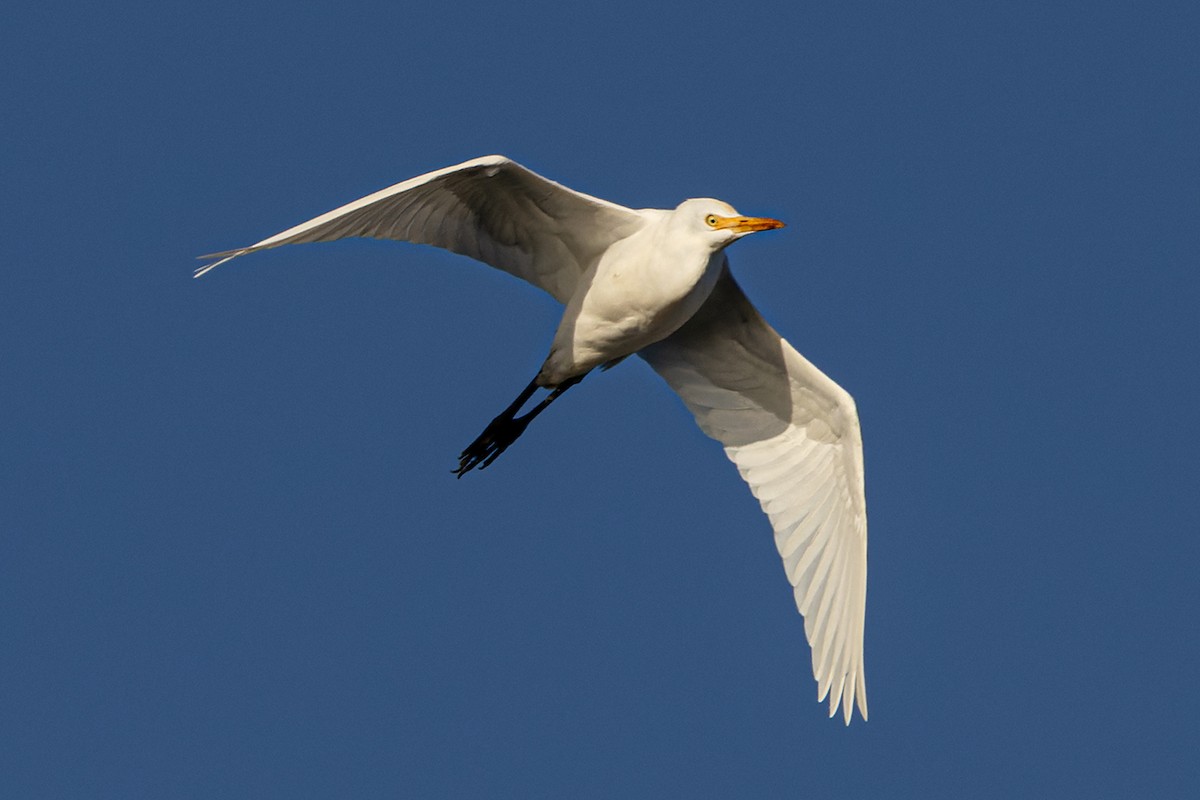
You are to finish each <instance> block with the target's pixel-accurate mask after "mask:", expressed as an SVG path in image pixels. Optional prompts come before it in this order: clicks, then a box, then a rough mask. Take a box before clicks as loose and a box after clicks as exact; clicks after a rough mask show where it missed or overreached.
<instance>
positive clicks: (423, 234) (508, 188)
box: [196, 156, 643, 303]
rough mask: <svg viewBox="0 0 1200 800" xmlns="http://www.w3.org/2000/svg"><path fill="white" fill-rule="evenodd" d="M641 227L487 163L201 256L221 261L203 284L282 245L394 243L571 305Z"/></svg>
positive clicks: (625, 214) (491, 160)
mask: <svg viewBox="0 0 1200 800" xmlns="http://www.w3.org/2000/svg"><path fill="white" fill-rule="evenodd" d="M642 224H643V220H642V217H641V216H640V215H639V214H638V212H636V211H634V210H632V209H629V208H625V207H624V206H621V205H618V204H616V203H610V202H608V201H606V200H600V199H598V198H595V197H591V196H590V195H586V194H583V193H581V192H576V191H574V190H572V189H568V188H567V187H565V186H562V185H560V184H557V183H555V182H554V181H551V180H548V179H546V178H543V177H542V176H540V175H538V174H537V173H535V172H532V171H530V170H528V169H526V168H525V167H522V166H521V165H520V164H517V163H516V162H514V161H511V160H509V159H507V158H505V157H503V156H485V157H483V158H477V159H474V160H472V161H466V162H463V163H462V164H457V165H455V166H453V167H446V168H445V169H440V170H436V171H434V172H430V173H427V174H425V175H420V176H418V177H416V178H411V179H409V180H407V181H403V182H401V183H397V184H395V185H394V186H390V187H388V188H386V189H382V190H380V191H378V192H375V193H374V194H371V195H367V196H366V197H363V198H361V199H359V200H355V201H354V202H352V203H348V204H346V205H344V206H342V207H340V208H336V209H334V210H333V211H330V212H328V213H326V214H322V215H321V216H319V217H315V218H314V219H311V220H309V221H308V222H303V223H301V224H299V225H296V226H295V227H293V228H289V229H287V230H286V231H283V232H282V233H277V234H275V235H274V236H271V237H268V238H266V239H263V240H262V241H261V242H258V243H256V244H253V245H250V246H249V247H243V248H239V249H236V250H228V251H225V252H222V253H213V254H211V255H208V256H202V258H214V259H218V260H217V261H215V262H213V263H211V264H207V265H205V266H203V267H201V268H200V269H198V270H196V277H199V276H201V275H203V274H205V273H206V272H208V271H209V270H211V269H213V268H214V267H217V266H219V265H221V264H224V263H225V262H227V261H229V260H230V259H233V258H237V257H238V256H243V255H246V254H248V253H253V252H256V251H258V250H266V249H268V248H271V247H279V246H280V245H285V244H299V243H303V242H330V241H333V240H335V239H345V238H349V237H365V238H371V239H396V240H399V241H407V242H418V243H421V244H430V245H434V246H435V247H441V248H444V249H446V250H450V251H452V252H455V253H460V254H462V255H465V256H469V257H471V258H475V259H478V260H479V261H482V262H484V263H486V264H490V265H492V266H494V267H497V268H499V269H502V270H504V271H506V272H509V273H512V274H513V275H516V276H517V277H519V278H522V279H524V280H526V281H529V282H530V283H532V284H533V285H535V286H538V287H540V288H542V289H544V290H545V291H547V292H549V293H550V294H551V295H553V296H554V297H555V298H557V299H558V300H560V301H561V302H564V303H565V302H566V300H567V299H568V298H570V296H571V294H572V293H573V292H574V289H575V285H576V283H577V282H578V280H579V276H580V275H581V274H582V273H583V271H585V270H586V269H587V267H588V266H590V264H591V263H592V261H594V260H595V259H596V258H598V257H599V255H600V254H601V253H603V252H604V251H605V250H606V249H607V248H608V246H609V245H610V244H612V242H614V241H616V240H617V239H620V238H623V237H624V236H628V235H629V234H630V233H632V232H633V231H634V230H636V229H637V228H638V227H640V226H641V225H642Z"/></svg>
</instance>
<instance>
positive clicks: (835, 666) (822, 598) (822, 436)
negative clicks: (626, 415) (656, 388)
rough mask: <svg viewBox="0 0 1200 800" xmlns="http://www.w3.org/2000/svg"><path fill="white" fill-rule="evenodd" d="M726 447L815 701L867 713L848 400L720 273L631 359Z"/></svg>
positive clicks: (856, 464)
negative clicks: (668, 331)
mask: <svg viewBox="0 0 1200 800" xmlns="http://www.w3.org/2000/svg"><path fill="white" fill-rule="evenodd" d="M640 355H641V356H642V357H643V358H644V359H646V361H648V362H649V363H650V366H652V367H653V368H654V370H655V371H656V372H658V374H659V375H661V376H662V377H663V378H664V379H665V380H666V381H667V383H668V384H670V385H671V388H673V389H674V390H675V391H676V392H677V393H678V394H679V396H680V397H681V398H682V399H683V402H684V404H685V405H687V407H688V409H689V410H690V411H691V412H692V413H693V414H694V415H695V417H696V422H697V423H698V424H699V426H700V428H701V430H703V431H704V433H706V434H708V435H709V436H711V437H712V438H714V439H716V440H717V441H719V442H721V443H722V444H723V445H724V446H725V452H726V454H728V456H729V458H730V459H731V460H732V461H733V462H734V463H735V464H736V465H737V468H738V471H739V472H741V474H742V477H743V478H744V479H745V480H746V482H747V483H748V484H750V490H751V491H752V492H753V493H754V496H755V497H757V498H758V501H759V503H760V504H761V505H762V508H763V511H765V512H766V513H767V516H768V517H769V518H770V520H771V526H772V527H773V528H774V531H775V544H776V546H777V547H778V549H779V554H780V555H781V556H782V557H783V565H784V568H785V570H786V571H787V576H788V580H790V581H791V583H792V586H793V587H794V593H795V598H796V606H797V607H798V608H799V609H800V613H801V614H803V615H804V630H805V633H806V634H807V637H808V642H809V644H810V645H811V647H812V662H813V675H814V677H815V678H816V680H817V686H818V688H817V693H818V694H817V697H818V700H824V699H825V697H826V696H828V697H829V715H830V716H833V715H834V714H835V713H836V712H837V709H838V706H839V704H840V705H841V707H842V710H843V715H844V717H845V721H846V724H849V723H850V717H851V715H852V713H853V706H854V704H855V702H856V701H857V704H858V709H859V713H861V714H862V716H863V719H866V717H867V696H866V686H865V678H864V674H863V620H864V614H865V608H866V589H867V517H866V499H865V495H864V490H863V459H862V435H861V433H860V430H859V424H858V413H857V411H856V410H855V406H854V401H853V400H852V399H851V397H850V395H849V394H847V393H846V392H845V391H844V390H842V389H841V387H839V386H838V385H837V384H836V383H834V382H833V381H832V380H830V379H829V378H828V377H826V376H825V375H824V374H823V373H822V372H821V371H820V370H818V369H817V368H816V367H814V366H813V365H812V364H811V363H809V361H808V360H807V359H805V358H804V357H803V356H801V355H800V354H799V353H797V352H796V351H795V350H794V349H793V348H792V347H791V345H789V344H788V343H787V342H786V341H784V340H783V339H782V338H781V337H780V336H779V334H778V333H776V332H775V331H774V329H772V328H771V326H770V325H768V324H767V323H766V321H765V320H763V318H762V317H761V316H760V315H759V313H758V312H757V311H756V310H755V309H754V307H753V306H752V305H751V304H750V301H749V300H748V299H747V298H746V296H745V294H743V293H742V291H741V289H740V288H739V287H738V285H737V283H736V282H735V281H734V280H733V277H732V276H731V275H730V274H729V270H728V267H726V268H725V270H724V272H723V274H722V275H721V278H720V280H719V281H718V283H717V286H716V288H715V289H713V292H712V295H711V296H710V297H709V299H708V300H707V301H706V302H705V304H704V306H703V307H702V308H701V309H700V311H699V312H697V314H696V315H695V316H694V317H693V318H692V319H691V320H690V321H689V322H688V323H687V324H685V325H684V326H683V327H682V328H680V329H679V330H678V331H676V332H675V333H674V334H672V335H671V336H669V337H667V338H666V339H664V340H663V341H661V342H659V343H657V344H654V345H651V346H650V347H647V348H645V349H644V350H642V351H641V352H640Z"/></svg>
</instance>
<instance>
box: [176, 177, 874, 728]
mask: <svg viewBox="0 0 1200 800" xmlns="http://www.w3.org/2000/svg"><path fill="white" fill-rule="evenodd" d="M781 227H783V223H782V222H779V221H778V220H774V219H768V218H764V217H746V216H742V215H740V214H738V212H736V211H735V210H734V209H733V208H732V207H731V206H729V205H728V204H726V203H723V202H721V201H719V200H711V199H693V200H685V201H684V202H682V203H680V204H679V206H678V207H676V208H675V209H673V210H662V209H636V210H635V209H631V208H625V207H624V206H621V205H617V204H615V203H610V202H608V201H606V200H600V199H598V198H595V197H590V196H588V195H586V194H582V193H580V192H576V191H573V190H571V189H568V188H566V187H565V186H561V185H559V184H557V183H554V182H553V181H550V180H548V179H546V178H543V177H541V176H540V175H537V174H535V173H534V172H531V171H530V170H528V169H526V168H524V167H522V166H521V165H520V164H517V163H515V162H513V161H511V160H509V159H507V158H504V157H502V156H486V157H484V158H477V159H474V160H472V161H466V162H464V163H462V164H458V165H457V166H453V167H447V168H445V169H440V170H436V171H434V172H430V173H428V174H425V175H421V176H418V177H416V178H412V179H411V180H407V181H404V182H402V183H398V184H396V185H394V186H391V187H389V188H387V189H383V190H381V191H378V192H375V193H374V194H371V195H368V196H366V197H364V198H362V199H360V200H355V201H354V202H352V203H349V204H347V205H344V206H342V207H341V208H337V209H334V210H333V211H330V212H329V213H327V214H322V215H321V216H319V217H316V218H315V219H311V220H309V221H308V222H304V223H301V224H299V225H297V226H295V227H294V228H289V229H288V230H286V231H283V232H282V233H278V234H276V235H274V236H271V237H269V238H267V239H263V240H262V241H261V242H258V243H257V244H253V245H251V246H249V247H243V248H240V249H237V250H229V251H226V252H223V253H214V254H213V255H211V256H204V258H215V259H218V260H217V261H215V262H213V263H210V264H208V265H206V266H204V267H201V268H200V269H198V270H197V271H196V277H199V276H201V275H203V274H205V273H206V272H208V271H209V270H211V269H213V268H214V267H216V266H218V265H220V264H224V263H225V262H226V261H229V260H231V259H234V258H237V257H239V256H244V255H247V254H249V253H254V252H257V251H259V250H266V249H268V248H271V247H279V246H280V245H285V244H299V243H302V242H329V241H333V240H335V239H343V238H347V237H353V236H360V237H368V238H374V239H396V240H399V241H408V242H420V243H423V244H430V245H434V246H436V247H441V248H445V249H446V250H450V251H452V252H455V253H460V254H462V255H465V256H470V257H471V258H474V259H478V260H479V261H482V262H484V263H486V264H490V265H491V266H493V267H497V268H499V269H502V270H504V271H505V272H509V273H511V274H513V275H515V276H517V277H518V278H522V279H524V280H526V281H528V282H529V283H532V284H533V285H534V286H537V287H539V288H541V289H543V290H545V291H546V292H548V293H549V294H551V295H552V296H553V297H555V298H556V299H557V300H558V301H559V302H561V303H562V304H563V305H564V306H565V307H566V309H565V311H564V313H563V317H562V321H561V322H560V323H559V326H558V331H557V332H556V333H555V335H554V341H553V343H552V344H551V346H550V352H549V355H548V356H547V357H546V360H545V362H544V363H543V364H542V367H541V369H540V370H539V371H538V373H537V375H536V376H535V377H534V378H533V380H532V381H530V383H529V385H528V386H526V387H525V389H524V390H522V391H521V393H520V395H519V396H518V397H517V398H516V400H514V401H513V403H512V404H511V405H509V406H508V408H506V409H505V410H504V411H503V412H501V413H500V415H499V416H497V417H496V418H495V419H494V420H493V421H492V422H491V423H490V424H489V425H488V426H487V427H486V428H485V429H484V431H483V433H482V434H480V435H479V437H478V438H477V439H476V440H475V441H474V442H472V443H471V444H470V445H468V446H467V448H466V449H465V450H464V451H463V452H462V454H461V456H460V457H459V465H458V469H457V470H455V473H456V474H457V475H458V476H459V477H460V478H461V477H462V476H463V475H465V474H466V473H467V472H469V471H471V470H472V469H474V468H475V467H479V468H480V469H483V468H485V467H487V466H488V465H489V464H491V463H492V462H493V461H494V460H495V459H496V458H497V457H498V456H499V455H500V454H501V453H503V452H504V450H505V449H506V448H507V447H508V446H509V445H511V444H512V443H513V442H514V441H515V440H516V439H517V437H519V436H520V435H521V433H522V432H523V431H524V430H525V428H526V426H528V424H529V423H530V422H531V421H532V420H533V419H534V418H535V417H536V416H537V415H538V414H540V413H541V412H542V411H543V410H545V409H546V407H547V406H549V405H550V404H551V403H553V402H554V401H555V400H556V399H557V398H559V397H560V396H561V395H562V394H563V393H564V392H566V391H567V390H568V389H569V388H571V387H572V386H574V385H575V384H577V383H579V381H581V380H582V379H583V377H584V376H585V375H587V374H588V373H589V372H591V371H592V370H593V369H595V368H596V367H600V368H601V369H607V368H608V367H612V366H614V365H615V364H617V363H618V362H619V361H621V360H623V359H624V358H626V357H627V356H630V355H632V354H634V353H636V354H638V355H639V356H641V357H642V358H643V359H645V360H646V361H647V362H648V363H649V364H650V366H651V367H652V368H653V369H654V370H655V371H656V372H658V374H659V375H661V376H662V377H663V379H664V380H666V382H667V383H668V384H669V385H670V386H671V388H673V389H674V390H675V391H676V392H677V393H678V394H679V396H680V397H681V398H682V399H683V402H684V404H685V405H686V406H687V407H688V409H689V410H690V411H691V412H692V414H693V415H695V418H696V422H697V423H698V424H699V426H700V429H701V430H703V431H704V433H706V434H707V435H709V436H711V437H712V438H714V439H716V440H717V441H719V442H720V443H721V444H722V445H724V447H725V452H726V454H727V455H728V456H729V458H730V459H731V460H732V461H733V462H734V464H736V465H737V468H738V471H739V472H741V474H742V477H743V478H744V479H745V480H746V482H747V483H748V484H749V485H750V490H751V491H752V492H753V493H754V496H755V497H757V498H758V501H759V503H760V504H761V505H762V508H763V511H765V512H766V514H767V516H768V517H769V518H770V520H771V525H772V527H773V528H774V532H775V544H776V546H777V547H778V549H779V554H780V556H782V557H783V564H784V568H785V570H786V572H787V577H788V580H789V581H790V582H791V584H792V586H793V587H794V594H795V599H796V606H797V607H798V608H799V610H800V613H801V614H803V615H804V630H805V634H806V635H807V638H808V642H809V644H810V645H811V647H812V665H813V675H814V677H815V678H816V681H817V699H818V701H819V702H820V701H823V700H824V699H825V698H826V697H828V698H829V715H830V716H831V717H832V716H833V715H834V714H835V713H837V710H838V707H839V705H840V706H841V708H842V710H843V716H844V718H845V721H846V724H847V725H848V724H849V723H850V718H851V716H852V714H853V706H854V705H855V703H856V702H857V705H858V709H859V713H860V714H862V717H863V719H866V717H867V696H866V686H865V679H864V675H863V619H864V613H865V607H866V586H867V510H866V498H865V494H864V490H863V455H862V434H861V432H860V429H859V424H858V413H857V411H856V409H855V405H854V400H853V399H852V398H851V397H850V395H849V394H847V393H846V392H845V391H844V390H843V389H842V388H841V387H840V386H838V385H837V384H836V383H834V382H833V381H832V380H830V379H829V378H828V377H826V376H825V374H824V373H822V372H821V371H820V370H818V369H817V368H816V367H815V366H813V365H812V364H811V363H809V361H808V360H807V359H806V358H804V356H802V355H800V354H799V353H798V352H796V351H795V350H794V349H793V348H792V347H791V345H789V344H788V343H787V342H786V341H784V340H783V339H782V338H781V337H780V335H779V334H778V333H776V332H775V330H774V329H773V328H771V326H770V325H768V324H767V323H766V322H765V321H764V320H763V318H762V317H761V316H759V314H758V312H757V311H756V310H755V309H754V306H752V305H751V304H750V301H749V300H748V299H746V296H745V295H744V294H743V293H742V290H741V289H740V288H739V287H738V285H737V283H736V282H735V281H734V279H733V276H732V275H731V274H730V272H729V262H728V260H727V258H726V256H725V248H726V247H727V246H729V245H730V244H732V243H733V242H735V241H737V240H738V239H740V238H741V237H743V236H746V235H748V234H750V233H754V232H755V231H763V230H770V229H772V228H781ZM539 389H545V390H547V393H546V394H545V396H544V397H543V398H542V399H541V401H540V402H538V403H536V404H535V405H534V406H533V407H532V408H531V409H530V410H528V411H527V412H526V413H525V414H523V415H522V414H520V411H521V409H522V408H523V407H524V406H525V405H526V404H527V403H528V402H529V401H530V399H531V398H532V397H533V396H534V395H535V394H537V392H538V390H539Z"/></svg>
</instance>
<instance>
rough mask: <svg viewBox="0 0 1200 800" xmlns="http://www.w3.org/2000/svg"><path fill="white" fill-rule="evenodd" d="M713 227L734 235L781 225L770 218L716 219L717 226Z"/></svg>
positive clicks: (766, 229) (781, 225)
mask: <svg viewBox="0 0 1200 800" xmlns="http://www.w3.org/2000/svg"><path fill="white" fill-rule="evenodd" d="M713 227H715V228H717V229H718V230H731V231H733V232H734V233H753V232H754V231H769V230H773V229H775V228H782V227H783V223H782V222H780V221H779V220H777V219H771V218H770V217H717V224H716V225H714V226H713Z"/></svg>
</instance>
